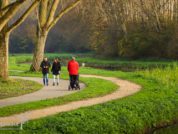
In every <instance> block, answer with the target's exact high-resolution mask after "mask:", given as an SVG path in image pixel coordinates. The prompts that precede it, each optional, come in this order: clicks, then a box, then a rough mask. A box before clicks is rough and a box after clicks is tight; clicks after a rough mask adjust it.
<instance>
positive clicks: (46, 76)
mask: <svg viewBox="0 0 178 134" xmlns="http://www.w3.org/2000/svg"><path fill="white" fill-rule="evenodd" d="M45 78H46V85H47V86H48V81H49V80H48V73H47V74H46V75H45Z"/></svg>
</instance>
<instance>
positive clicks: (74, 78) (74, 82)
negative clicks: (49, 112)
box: [70, 75, 79, 88]
mask: <svg viewBox="0 0 178 134" xmlns="http://www.w3.org/2000/svg"><path fill="white" fill-rule="evenodd" d="M78 85H79V75H70V86H71V88H75V86H78Z"/></svg>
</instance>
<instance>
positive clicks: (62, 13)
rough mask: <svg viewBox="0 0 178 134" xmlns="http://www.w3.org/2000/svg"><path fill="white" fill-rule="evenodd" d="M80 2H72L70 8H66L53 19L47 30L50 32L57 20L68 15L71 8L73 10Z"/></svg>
mask: <svg viewBox="0 0 178 134" xmlns="http://www.w3.org/2000/svg"><path fill="white" fill-rule="evenodd" d="M80 1H81V0H76V1H75V2H73V3H72V4H71V5H70V6H67V7H66V8H64V9H63V10H62V11H61V12H60V13H59V14H58V15H57V16H56V17H55V18H54V20H53V21H52V22H51V23H50V25H49V26H48V30H50V29H51V28H52V27H53V26H54V25H55V24H56V23H57V22H58V20H59V19H61V18H62V17H63V16H64V15H65V14H66V13H68V12H69V11H70V10H72V9H73V8H75V7H76V6H77V5H78V4H79V3H80Z"/></svg>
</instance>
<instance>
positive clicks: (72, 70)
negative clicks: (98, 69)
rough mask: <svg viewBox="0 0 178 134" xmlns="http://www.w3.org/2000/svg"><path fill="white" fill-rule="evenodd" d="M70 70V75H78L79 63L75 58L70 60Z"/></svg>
mask: <svg viewBox="0 0 178 134" xmlns="http://www.w3.org/2000/svg"><path fill="white" fill-rule="evenodd" d="M68 71H69V74H70V75H78V71H79V64H78V62H77V61H75V60H71V61H69V62H68Z"/></svg>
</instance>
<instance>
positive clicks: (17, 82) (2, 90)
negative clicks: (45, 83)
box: [0, 79, 42, 99]
mask: <svg viewBox="0 0 178 134" xmlns="http://www.w3.org/2000/svg"><path fill="white" fill-rule="evenodd" d="M0 85H1V86H0V99H4V98H8V97H15V96H20V95H23V94H28V93H31V92H34V91H37V90H39V89H41V88H42V85H41V84H38V83H37V82H33V81H28V80H22V79H9V80H6V81H4V80H0Z"/></svg>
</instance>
